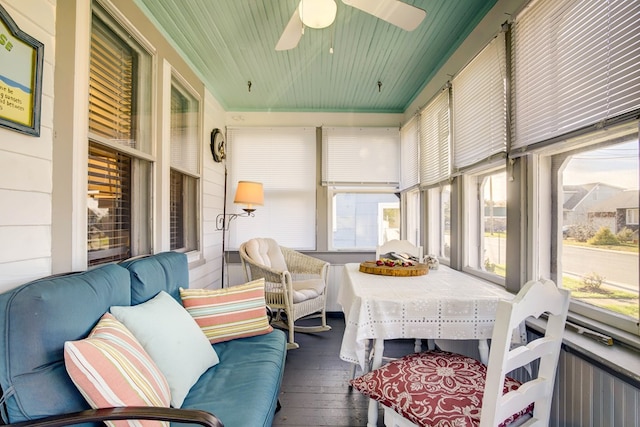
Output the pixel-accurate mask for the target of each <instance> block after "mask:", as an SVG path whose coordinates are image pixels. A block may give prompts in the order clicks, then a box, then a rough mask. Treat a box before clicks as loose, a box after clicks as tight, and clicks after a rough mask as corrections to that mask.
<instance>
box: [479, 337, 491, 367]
mask: <svg viewBox="0 0 640 427" xmlns="http://www.w3.org/2000/svg"><path fill="white" fill-rule="evenodd" d="M478 351H479V352H480V361H481V362H482V363H484V364H485V365H486V364H488V363H489V343H488V342H487V340H486V339H484V340H478Z"/></svg>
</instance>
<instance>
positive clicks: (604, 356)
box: [527, 319, 640, 388]
mask: <svg viewBox="0 0 640 427" xmlns="http://www.w3.org/2000/svg"><path fill="white" fill-rule="evenodd" d="M527 325H528V326H529V327H530V328H532V329H533V330H534V331H537V332H540V333H542V332H544V329H545V325H546V321H545V320H543V319H534V320H528V321H527ZM637 344H640V343H637ZM563 347H564V348H565V349H566V351H568V352H570V353H573V354H575V355H576V356H578V357H580V358H582V359H585V360H587V361H589V362H591V363H592V364H594V365H596V366H598V367H600V368H602V369H604V370H605V371H607V372H609V373H610V374H611V375H614V376H616V377H618V378H620V379H621V380H623V381H625V382H627V383H629V384H631V385H632V386H634V387H636V388H640V350H638V348H640V346H639V347H635V348H633V347H630V346H629V345H627V344H623V343H621V342H619V341H617V340H614V344H613V345H612V346H608V345H605V344H602V343H600V342H598V341H596V340H593V339H591V338H588V337H586V336H584V335H581V334H579V333H578V332H575V331H571V330H568V329H567V330H565V332H564V338H563Z"/></svg>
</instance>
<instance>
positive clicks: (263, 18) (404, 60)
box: [135, 0, 496, 113]
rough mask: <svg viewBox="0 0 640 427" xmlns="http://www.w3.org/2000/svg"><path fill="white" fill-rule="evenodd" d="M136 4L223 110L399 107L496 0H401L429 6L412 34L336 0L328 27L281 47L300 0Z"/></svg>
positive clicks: (145, 1)
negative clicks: (278, 46) (292, 45)
mask: <svg viewBox="0 0 640 427" xmlns="http://www.w3.org/2000/svg"><path fill="white" fill-rule="evenodd" d="M135 2H136V3H137V4H138V6H140V8H141V9H142V10H143V11H144V13H145V14H146V15H147V16H149V18H150V19H151V20H152V21H153V22H154V24H155V25H156V26H157V27H158V28H159V29H160V31H162V32H163V33H164V34H165V36H167V37H168V39H169V40H170V41H172V43H173V44H174V46H176V47H177V49H178V51H180V52H181V54H182V55H183V56H184V57H185V58H186V59H187V61H188V62H189V63H190V64H191V65H192V66H193V67H194V69H195V70H197V72H198V73H199V75H200V77H201V78H202V80H203V82H204V84H205V85H206V86H207V88H208V89H209V90H210V91H211V92H212V93H213V95H214V96H215V97H216V99H217V100H218V101H219V102H220V103H221V105H222V106H223V108H225V110H226V111H280V112H282V111H284V112H289V111H313V112H347V111H349V112H381V113H382V112H384V113H402V112H404V110H405V109H406V108H407V106H408V105H409V104H410V103H411V101H412V100H413V99H414V97H415V96H416V95H417V94H418V93H419V92H420V90H421V89H422V88H423V87H424V85H425V84H426V83H427V82H428V81H429V79H430V78H431V77H432V76H433V75H434V74H435V72H436V71H437V70H438V69H439V68H440V67H441V66H442V65H443V64H444V63H445V62H446V60H447V59H448V58H449V56H450V55H451V54H452V53H453V52H454V51H455V49H456V48H457V47H458V46H459V45H460V43H461V42H462V41H463V40H464V39H465V37H466V36H467V35H468V34H469V33H470V32H471V30H472V29H473V28H474V27H475V26H476V25H477V24H478V23H479V22H480V20H481V19H482V18H483V17H484V15H485V14H486V13H487V12H488V11H489V9H491V7H492V6H493V5H494V4H495V2H496V0H404V2H405V3H409V4H412V5H414V6H417V7H420V8H422V9H424V10H426V12H427V16H426V18H425V19H424V21H423V22H422V23H421V24H420V26H418V28H417V29H415V30H414V31H412V32H407V31H404V30H402V29H400V28H398V27H395V26H393V25H391V24H388V23H386V22H384V21H382V20H380V19H378V18H375V17H373V16H371V15H368V14H366V13H364V12H362V11H360V10H357V9H355V8H353V7H350V6H347V5H345V4H344V3H342V2H341V1H340V0H337V1H336V3H337V6H338V11H337V17H336V20H335V22H334V23H333V24H332V25H331V26H330V27H328V28H325V29H321V30H315V29H309V28H307V29H306V30H305V33H304V35H303V36H302V39H301V40H300V43H299V44H298V46H297V47H296V48H294V49H292V50H288V51H279V52H278V51H276V50H275V45H276V43H277V42H278V39H279V38H280V34H281V33H282V31H283V30H284V28H285V26H286V25H287V22H288V21H289V18H290V17H291V14H292V13H293V11H294V10H295V9H296V7H297V6H298V2H299V0H135ZM331 46H333V53H332V54H331V53H329V49H330V47H331ZM249 81H251V91H249V90H248V82H249ZM378 82H381V83H382V86H381V87H380V88H379V87H378Z"/></svg>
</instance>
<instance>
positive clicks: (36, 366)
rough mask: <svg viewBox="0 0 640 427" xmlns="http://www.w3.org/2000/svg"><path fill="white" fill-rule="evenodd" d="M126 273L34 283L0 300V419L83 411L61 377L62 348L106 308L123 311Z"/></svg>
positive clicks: (96, 272)
mask: <svg viewBox="0 0 640 427" xmlns="http://www.w3.org/2000/svg"><path fill="white" fill-rule="evenodd" d="M129 277H130V275H129V272H128V271H127V270H126V269H124V268H122V267H120V266H118V265H113V264H109V265H105V266H102V267H98V268H95V269H93V270H89V271H86V272H81V273H71V274H67V275H62V276H54V277H48V278H43V279H39V280H35V281H33V282H30V283H27V284H24V285H22V286H19V287H17V288H15V289H12V290H10V291H8V292H6V293H3V294H1V295H0V364H2V365H1V366H0V386H1V387H2V391H3V394H4V399H5V405H6V406H5V408H6V413H5V412H4V411H3V419H4V420H5V422H6V421H9V422H12V423H14V422H19V421H26V420H32V419H36V418H41V417H45V416H48V415H56V414H60V413H64V412H74V411H81V410H85V409H89V405H88V404H87V402H86V401H85V399H84V398H83V397H82V395H81V394H80V393H79V392H78V390H77V388H76V387H75V385H74V384H73V382H72V381H71V379H70V378H69V376H68V375H67V371H66V369H65V366H64V343H65V341H69V340H78V339H82V338H85V337H86V336H87V334H88V333H89V332H90V331H91V329H92V328H93V327H94V326H95V324H96V323H97V321H98V320H99V319H100V317H101V316H102V315H103V314H104V313H105V312H106V311H107V310H109V307H110V306H112V305H129V304H130V301H131V291H130V290H131V287H130V278H129Z"/></svg>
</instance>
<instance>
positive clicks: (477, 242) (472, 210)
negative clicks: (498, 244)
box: [461, 161, 506, 287]
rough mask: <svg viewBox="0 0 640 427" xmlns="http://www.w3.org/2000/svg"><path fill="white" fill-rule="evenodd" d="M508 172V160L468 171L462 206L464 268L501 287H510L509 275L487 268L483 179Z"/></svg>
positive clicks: (463, 176) (464, 178) (464, 181)
mask: <svg viewBox="0 0 640 427" xmlns="http://www.w3.org/2000/svg"><path fill="white" fill-rule="evenodd" d="M499 173H506V165H505V163H504V161H502V162H493V163H491V164H489V165H485V166H484V167H482V168H478V169H474V170H471V171H468V172H467V173H465V174H464V175H462V176H461V178H462V182H463V190H462V193H463V207H462V218H463V220H462V230H463V232H462V236H461V244H462V246H461V247H462V248H464V250H463V253H462V257H463V258H462V259H463V266H462V270H463V271H465V272H467V273H469V274H472V275H474V276H478V277H480V278H482V279H485V280H488V281H490V282H493V283H495V284H498V285H500V286H503V287H506V276H505V277H502V276H500V275H498V274H495V273H492V272H490V271H487V270H486V269H485V268H484V259H483V258H484V257H482V256H481V251H482V249H483V248H484V242H483V240H484V239H483V234H484V226H483V224H482V220H483V218H484V205H483V199H482V194H480V188H481V181H482V180H484V179H486V178H488V177H489V176H492V175H495V174H499Z"/></svg>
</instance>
